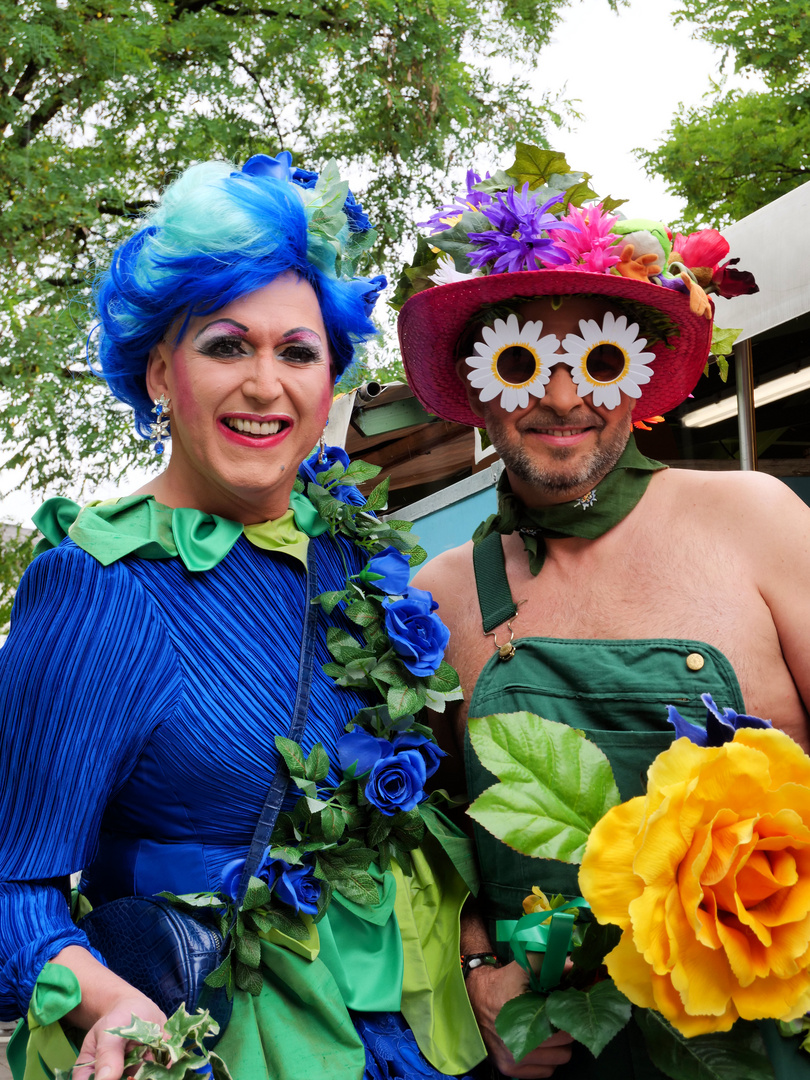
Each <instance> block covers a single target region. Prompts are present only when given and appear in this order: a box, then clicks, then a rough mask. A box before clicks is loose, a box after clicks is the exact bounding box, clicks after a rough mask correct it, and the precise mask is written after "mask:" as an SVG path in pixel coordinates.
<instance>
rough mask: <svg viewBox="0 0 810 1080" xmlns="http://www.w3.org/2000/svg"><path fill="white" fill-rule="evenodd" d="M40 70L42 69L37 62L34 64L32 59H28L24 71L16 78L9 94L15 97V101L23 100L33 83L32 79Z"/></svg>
mask: <svg viewBox="0 0 810 1080" xmlns="http://www.w3.org/2000/svg"><path fill="white" fill-rule="evenodd" d="M41 70H42V69H41V68H40V66H39V64H35V63H34V61H33V60H29V61H28V63H27V65H26V68H25V71H24V72H23V73H22V75H21V76H20V78H19V79H18V81H17V85H16V86H15V87H14V89H13V90H12V91H11V94H10V95H9V96H10V97H13V98H16V99H17V101H20V102H23V101H25V95H26V94H27V93H28V91H29V90H30V89H31V87H32V86H33V85H34V79H35V78H36V77H37V75H39V73H40V71H41Z"/></svg>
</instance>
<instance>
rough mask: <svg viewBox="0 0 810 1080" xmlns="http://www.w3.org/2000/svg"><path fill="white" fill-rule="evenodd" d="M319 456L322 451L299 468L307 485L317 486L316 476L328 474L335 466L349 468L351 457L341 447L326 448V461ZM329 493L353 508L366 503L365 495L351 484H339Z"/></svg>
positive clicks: (300, 474)
mask: <svg viewBox="0 0 810 1080" xmlns="http://www.w3.org/2000/svg"><path fill="white" fill-rule="evenodd" d="M319 454H320V450H315V451H314V452H313V453H312V454H310V456H309V457H308V458H306V459H305V460H304V461H302V462H301V464H300V465H299V466H298V475H299V476H300V477H301V479H302V480H303V481H304V483H305V484H317V482H318V481H317V480H316V479H315V478H316V476H318V474H319V473H323V472H328V471H329V469H331V468H332V466H333V465H342V466H343V468H344V469H348V467H349V463H350V459H349V455H348V454H347V453H346V451H345V450H344V449H343V448H342V447H340V446H326V447H324V451H323V455H324V458H325V459H326V460H325V461H319V460H318V457H319ZM329 493H330V494H331V495H332V496H333V498H335V499H337V500H338V501H339V502H345V503H351V505H352V506H362V505H363V504H364V503H365V501H366V497H365V495H362V494H361V493H360V492H359V491H358V489H357V488H356V487H352V485H351V484H337V485H336V486H335V487H333V488H330V490H329Z"/></svg>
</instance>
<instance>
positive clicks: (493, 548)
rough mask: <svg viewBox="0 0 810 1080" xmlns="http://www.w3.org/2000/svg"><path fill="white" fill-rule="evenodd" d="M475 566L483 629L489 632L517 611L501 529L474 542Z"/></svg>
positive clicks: (486, 632)
mask: <svg viewBox="0 0 810 1080" xmlns="http://www.w3.org/2000/svg"><path fill="white" fill-rule="evenodd" d="M473 569H474V571H475V587H476V589H477V590H478V606H479V607H480V609H481V622H482V623H483V626H484V633H485V634H488V633H489V632H490V631H491V630H494V629H495V627H496V626H500V625H501V623H502V622H506V620H507V619H511V618H512V617H513V616H514V615H516V614H517V604H516V603H515V601H514V600H513V599H512V590H511V589H510V588H509V579H508V578H507V576H506V562H505V561H504V557H503V544H502V543H501V534H500V533H498V532H491V533H489V535H488V536H485V537H484V539H483V540H481V541H479V542H478V543H477V544H476V545H475V547H474V548H473Z"/></svg>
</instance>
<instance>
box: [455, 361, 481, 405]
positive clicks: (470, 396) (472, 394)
mask: <svg viewBox="0 0 810 1080" xmlns="http://www.w3.org/2000/svg"><path fill="white" fill-rule="evenodd" d="M469 370H470V369H469V367H468V366H467V364H466V362H465V361H464V360H456V366H455V371H456V378H457V379H458V380H459V382H460V383H461V385H462V386H463V387H464V393H465V394H466V395H467V404H468V405H469V406H470V409H471V411H472V412H474V413H475V415H476V416H480V417H481V418H482V419H483V416H484V410H483V409H482V408H481V402H480V401H479V400H478V391H477V390H476V389H475V387H474V386H473V385H472V383H471V382H470V380H469V379H468V378H467V372H468V371H469Z"/></svg>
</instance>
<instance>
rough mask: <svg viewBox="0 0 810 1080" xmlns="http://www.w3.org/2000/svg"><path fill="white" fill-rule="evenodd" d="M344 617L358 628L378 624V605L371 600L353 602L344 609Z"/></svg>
mask: <svg viewBox="0 0 810 1080" xmlns="http://www.w3.org/2000/svg"><path fill="white" fill-rule="evenodd" d="M346 615H347V616H348V618H350V619H351V620H352V622H353V623H357V625H358V626H371V625H373V624H374V623H376V622H379V619H380V605H379V603H375V602H374V601H373V600H355V602H354V603H353V604H349V606H348V607H347V608H346ZM372 655H373V654H372ZM375 659H376V657H375Z"/></svg>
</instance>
